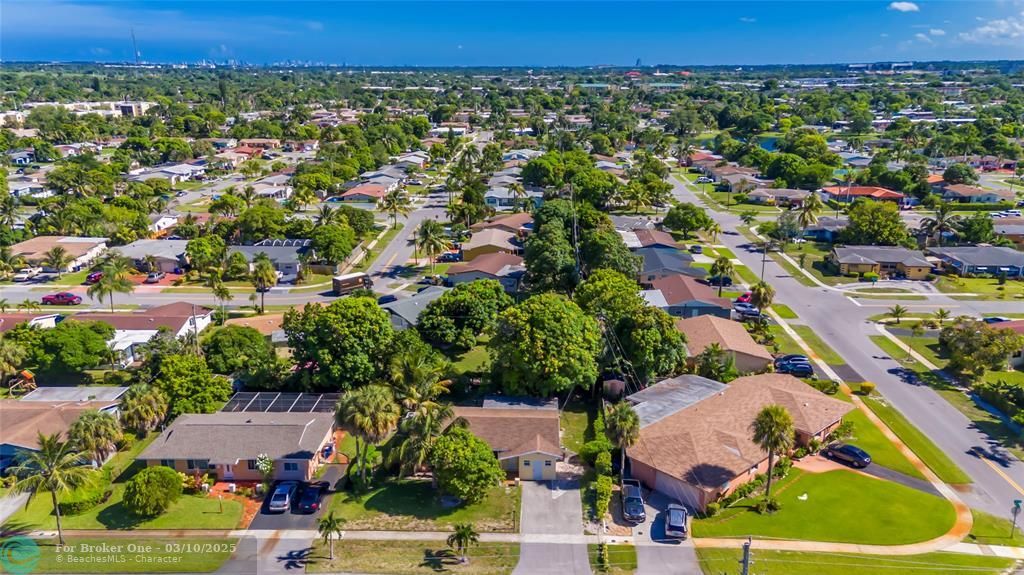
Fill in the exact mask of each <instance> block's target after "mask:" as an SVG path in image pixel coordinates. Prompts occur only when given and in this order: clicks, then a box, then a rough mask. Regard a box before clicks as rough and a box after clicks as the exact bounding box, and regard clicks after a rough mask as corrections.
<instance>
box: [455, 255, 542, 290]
mask: <svg viewBox="0 0 1024 575" xmlns="http://www.w3.org/2000/svg"><path fill="white" fill-rule="evenodd" d="M525 273H526V266H525V265H523V258H521V257H519V256H517V255H514V254H509V253H501V252H498V253H491V254H483V255H481V256H478V257H476V258H474V259H473V261H469V262H459V263H456V264H452V265H451V266H450V267H449V268H448V272H447V275H446V277H447V282H448V285H451V286H457V285H459V284H463V283H469V282H471V281H476V280H480V279H489V280H495V281H497V282H498V283H500V284H501V286H502V287H503V288H505V291H506V292H508V293H510V294H513V293H517V292H518V291H519V284H520V282H521V281H522V279H523V275H524V274H525Z"/></svg>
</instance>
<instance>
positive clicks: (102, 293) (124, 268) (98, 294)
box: [85, 257, 135, 312]
mask: <svg viewBox="0 0 1024 575" xmlns="http://www.w3.org/2000/svg"><path fill="white" fill-rule="evenodd" d="M100 270H101V271H102V272H103V275H102V276H101V277H100V279H99V281H97V282H96V283H94V284H92V285H91V286H89V289H87V290H86V291H85V293H86V295H88V296H89V297H90V298H92V299H94V300H98V301H102V300H103V298H107V299H108V300H109V301H110V311H111V312H113V311H114V294H115V293H132V291H134V290H135V284H133V283H132V281H131V280H130V279H129V277H131V273H132V268H131V263H130V260H128V258H125V257H113V258H110V259H109V260H107V263H105V264H103V267H101V268H100Z"/></svg>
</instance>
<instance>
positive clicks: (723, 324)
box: [676, 315, 774, 373]
mask: <svg viewBox="0 0 1024 575" xmlns="http://www.w3.org/2000/svg"><path fill="white" fill-rule="evenodd" d="M676 329H678V330H679V331H680V332H682V333H683V334H685V335H686V349H687V351H688V352H689V353H688V354H687V355H688V356H689V357H690V359H691V360H692V359H693V358H694V357H695V356H697V355H699V354H700V353H701V352H702V351H704V350H705V349H707V348H708V346H710V345H711V344H714V343H717V344H718V345H719V346H720V347H721V348H722V349H723V350H724V351H725V352H727V353H729V354H731V355H732V356H733V359H734V360H735V361H736V369H737V371H739V372H740V373H753V372H758V371H764V370H766V369H768V368H769V367H770V366H771V365H772V360H773V359H774V358H773V356H772V354H771V353H770V352H769V351H768V350H767V349H765V347H764V346H763V345H761V344H759V343H757V342H756V341H754V338H752V337H750V334H749V333H747V330H746V328H744V327H743V324H742V323H739V322H736V321H732V320H731V319H726V318H723V317H718V316H714V315H701V316H697V317H690V318H686V319H677V320H676Z"/></svg>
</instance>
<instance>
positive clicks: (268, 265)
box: [252, 252, 277, 313]
mask: <svg viewBox="0 0 1024 575" xmlns="http://www.w3.org/2000/svg"><path fill="white" fill-rule="evenodd" d="M252 285H253V286H254V287H255V288H256V291H258V292H260V313H264V312H266V311H267V291H268V290H270V288H272V287H274V286H275V285H277V270H276V269H274V263H273V262H272V261H270V256H268V255H267V254H265V253H263V252H260V253H258V254H256V257H255V258H254V259H253V266H252Z"/></svg>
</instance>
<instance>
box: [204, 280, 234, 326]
mask: <svg viewBox="0 0 1024 575" xmlns="http://www.w3.org/2000/svg"><path fill="white" fill-rule="evenodd" d="M223 273H224V272H222V271H221V270H220V269H218V268H210V269H209V271H207V276H206V287H208V288H210V293H212V294H213V298H214V299H216V300H217V302H218V303H220V318H221V321H224V303H225V302H228V301H231V298H232V296H231V290H230V289H228V286H226V285H224V278H223Z"/></svg>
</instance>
